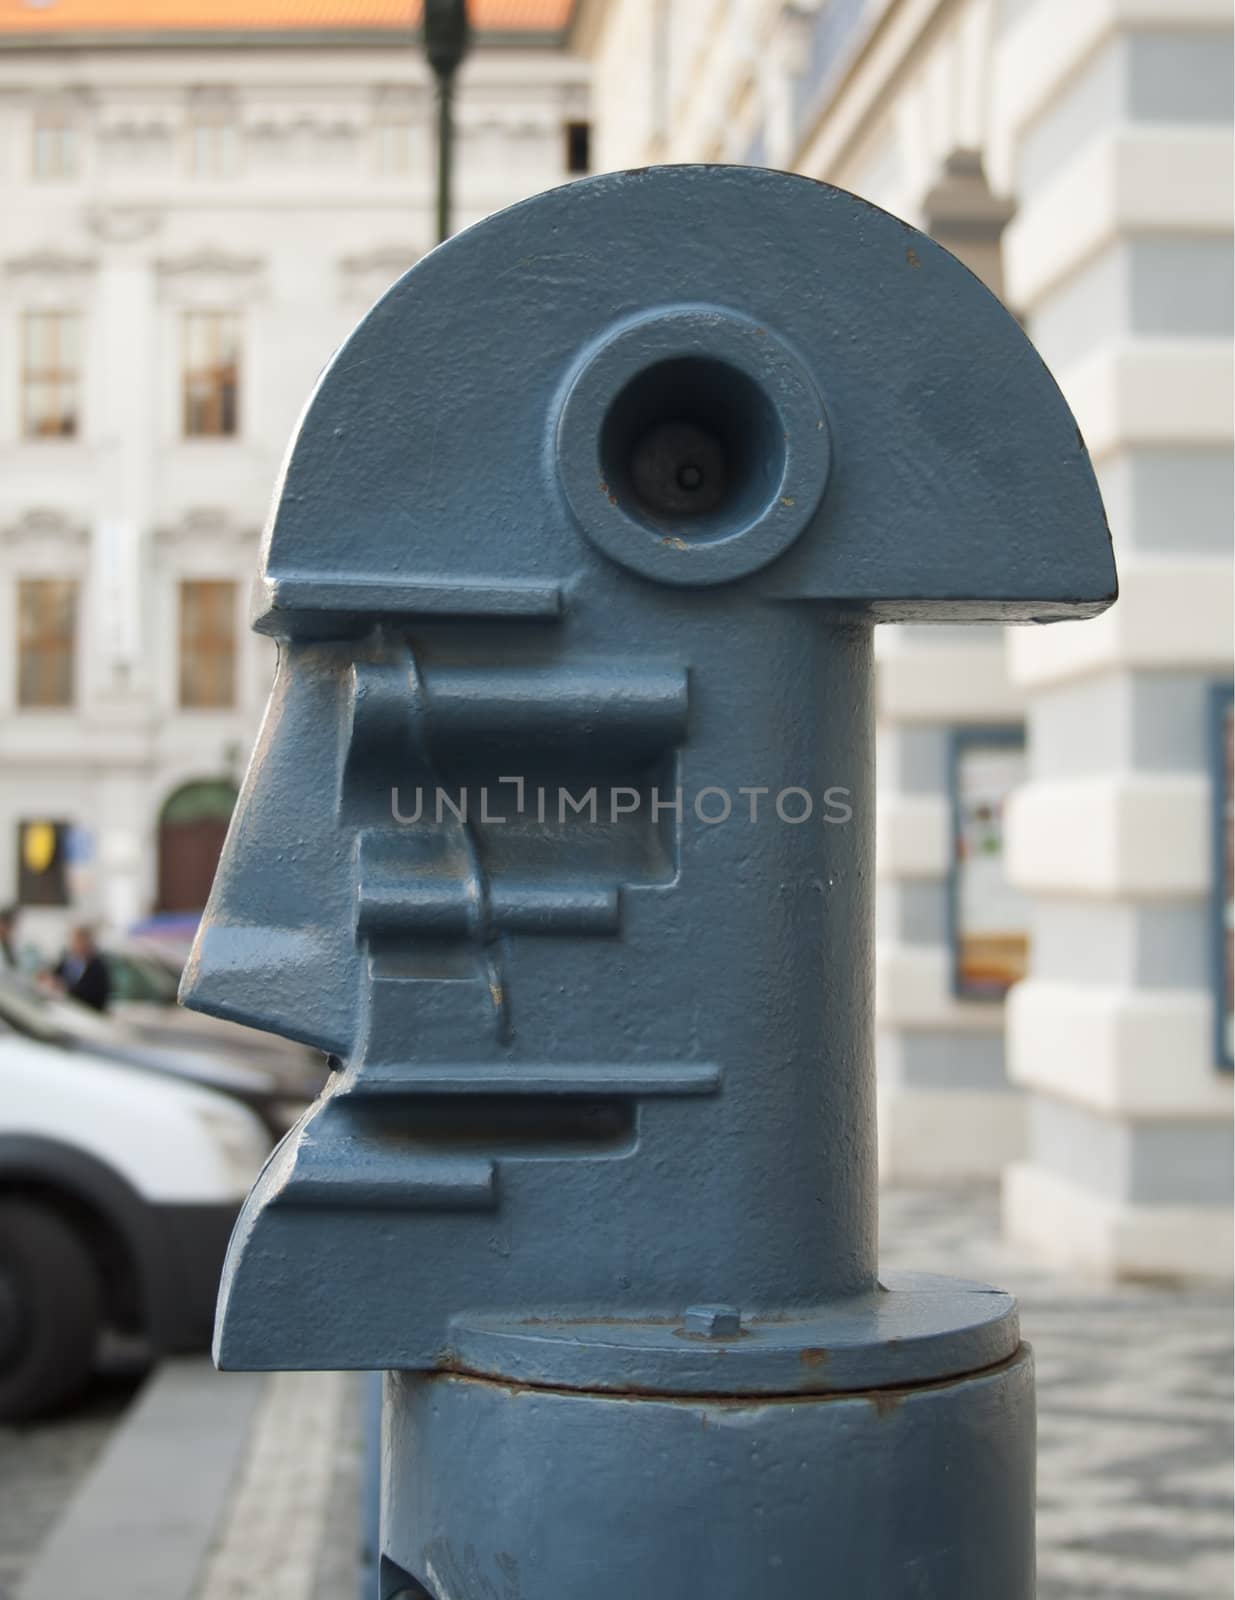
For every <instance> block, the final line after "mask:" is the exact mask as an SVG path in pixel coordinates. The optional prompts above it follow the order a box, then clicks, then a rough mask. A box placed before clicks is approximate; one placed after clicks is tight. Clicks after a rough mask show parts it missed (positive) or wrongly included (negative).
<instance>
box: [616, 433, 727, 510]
mask: <svg viewBox="0 0 1235 1600" xmlns="http://www.w3.org/2000/svg"><path fill="white" fill-rule="evenodd" d="M630 486H631V488H632V489H633V490H634V494H635V498H636V499H637V500H638V501H639V502H640V504H641V505H643V506H645V507H646V508H647V510H648V511H649V512H651V514H652V515H653V516H666V517H700V516H703V515H704V514H705V513H706V512H708V511H715V510H716V508H717V506H719V505H722V504H723V503H724V500H725V496H726V495H727V493H728V490H729V467H728V463H727V461H726V459H725V448H724V446H723V445H722V444H721V442H720V440H719V439H718V438H717V437H716V436H715V434H712V433H709V432H707V431H706V430H705V429H704V428H699V427H696V426H695V424H694V423H691V422H660V423H657V425H656V426H655V427H654V428H649V429H648V431H647V432H646V433H645V434H644V435H643V437H642V438H641V439H640V440H639V441H638V443H637V444H636V445H635V447H634V449H633V450H632V451H631V456H630Z"/></svg>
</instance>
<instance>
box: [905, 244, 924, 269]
mask: <svg viewBox="0 0 1235 1600" xmlns="http://www.w3.org/2000/svg"><path fill="white" fill-rule="evenodd" d="M905 260H906V261H907V262H908V263H909V265H910V266H911V267H920V266H921V265H922V258H921V257H920V256H919V255H918V252H917V251H916V250H915V249H914V248H913V246H912V245H907V246H906V247H905Z"/></svg>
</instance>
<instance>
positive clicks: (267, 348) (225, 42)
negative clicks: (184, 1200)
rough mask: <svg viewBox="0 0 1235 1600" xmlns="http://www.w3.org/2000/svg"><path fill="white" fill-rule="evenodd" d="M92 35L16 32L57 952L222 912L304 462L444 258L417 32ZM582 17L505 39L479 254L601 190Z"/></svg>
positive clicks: (2, 838) (9, 263) (10, 694)
mask: <svg viewBox="0 0 1235 1600" xmlns="http://www.w3.org/2000/svg"><path fill="white" fill-rule="evenodd" d="M73 7H74V0H62V4H60V5H58V6H57V7H56V9H55V12H54V13H53V12H51V11H23V12H22V13H21V14H20V15H19V16H18V17H17V19H16V20H15V21H10V17H11V15H12V14H11V13H6V16H5V18H4V19H3V20H0V616H2V617H3V618H4V619H5V626H4V628H3V630H0V633H2V635H3V638H4V641H5V645H4V648H3V649H0V767H2V771H3V780H2V783H0V903H3V902H8V901H17V902H19V903H20V904H21V906H22V928H21V939H22V940H23V941H24V940H26V939H34V940H36V941H38V942H41V943H42V944H44V946H47V945H48V944H49V943H50V942H51V941H52V940H54V939H55V938H58V937H59V934H60V932H61V930H62V927H63V924H64V922H65V920H66V919H68V918H70V917H73V916H82V915H85V916H90V917H96V918H100V919H102V920H103V921H105V922H106V923H107V924H108V925H110V926H111V927H112V928H113V929H117V930H123V929H125V928H127V927H128V926H130V925H131V924H132V923H133V922H134V921H135V920H137V919H140V918H142V917H144V916H146V915H147V914H149V913H150V912H152V911H160V910H162V911H169V912H175V911H186V912H188V911H192V910H195V909H197V908H199V907H200V905H201V904H202V900H203V896H204V891H205V888H206V887H207V886H208V884H209V879H210V876H211V873H212V871H213V865H214V860H215V857H216V855H217V850H218V847H219V844H220V842H221V837H222V831H223V828H224V826H225V823H226V817H227V814H228V811H229V809H230V801H231V798H232V796H233V794H234V789H235V786H236V784H237V782H238V780H239V777H240V775H241V773H242V771H243V767H244V764H245V762H246V760H247V757H248V752H249V749H250V747H251V745H252V743H253V740H254V737H255V735H256V732H257V728H258V723H259V719H260V716H261V712H262V708H263V706H264V704H265V698H266V693H267V689H268V685H269V680H270V675H271V670H272V666H273V645H272V644H271V643H270V641H268V640H265V639H261V638H259V637H257V636H255V635H253V634H252V633H250V631H249V629H248V626H247V612H248V594H249V588H250V584H251V582H252V579H253V576H254V574H255V571H256V565H257V550H258V539H259V533H260V529H261V527H262V524H263V521H264V518H265V515H266V510H267V506H268V503H269V499H270V494H271V490H272V487H273V484H274V482H275V478H276V474H277V471H278V468H279V463H280V460H281V458H282V455H283V452H284V449H285V447H286V444H287V441H288V437H289V435H290V433H291V430H292V427H293V425H294V423H295V420H296V416H297V413H298V411H299V409H300V407H301V406H302V404H303V403H304V401H305V399H306V397H307V396H308V394H309V392H310V390H311V388H312V386H313V383H314V380H315V378H316V376H317V374H318V373H319V371H320V370H321V368H322V367H323V365H324V364H325V363H326V361H327V360H328V359H329V357H330V355H331V352H332V351H333V349H334V348H335V347H336V346H337V345H338V343H339V342H340V341H341V340H342V339H343V338H344V337H345V336H346V334H347V332H348V331H349V329H350V328H351V327H352V326H353V324H354V323H355V322H356V320H357V319H358V318H359V317H360V315H361V314H362V313H363V312H364V310H365V309H366V307H367V306H368V305H370V304H371V303H372V301H373V300H374V299H375V298H376V297H377V296H378V295H379V294H380V293H381V292H382V291H383V290H384V289H385V288H386V287H387V286H388V285H389V284H390V283H391V282H392V281H393V280H394V279H395V278H396V277H397V276H399V274H400V273H402V272H403V271H404V270H406V268H407V267H409V266H410V265H411V264H412V263H413V262H414V261H415V260H416V259H417V257H419V256H420V255H421V254H423V253H424V252H425V251H426V250H427V249H429V248H431V246H432V245H433V244H434V243H435V242H436V237H435V232H434V228H435V221H434V216H435V212H434V206H435V192H434V165H435V157H434V144H433V138H434V135H433V128H434V117H435V109H434V95H433V87H432V82H431V79H430V76H429V74H428V71H427V68H426V67H425V65H424V62H423V57H422V55H421V53H420V49H419V45H418V43H417V41H416V40H415V38H414V37H413V35H412V33H411V31H410V29H408V28H407V27H405V26H397V25H394V24H395V22H397V21H398V20H399V18H398V13H399V12H401V11H402V10H404V9H405V8H401V7H397V6H393V5H388V6H386V7H385V8H384V9H385V11H388V12H390V13H391V14H392V15H393V16H394V22H392V21H391V19H390V18H388V17H386V16H385V15H384V14H383V6H382V4H381V3H380V0H375V3H374V4H370V5H369V6H368V7H367V8H366V7H361V8H360V10H361V12H364V13H365V14H366V17H368V22H372V23H374V25H372V26H370V25H366V26H363V27H359V26H356V25H354V17H355V13H356V7H355V6H348V5H343V4H340V5H339V6H337V7H335V8H333V9H334V10H336V11H338V13H339V14H340V20H339V21H338V22H337V23H335V24H332V22H331V16H330V13H331V10H332V8H331V6H329V5H326V6H323V5H315V6H306V7H305V8H304V9H305V12H306V14H311V15H312V19H313V23H314V26H313V27H312V28H309V27H300V28H287V27H283V28H275V27H271V28H258V26H257V24H258V22H260V18H261V12H262V10H263V7H262V5H260V4H259V5H255V6H252V7H248V8H245V9H244V12H243V15H244V16H245V17H246V18H247V21H246V24H245V25H244V26H239V25H238V26H237V27H236V28H235V29H234V30H233V31H231V32H227V31H225V30H222V29H217V30H214V31H212V32H209V33H202V32H201V31H200V30H199V31H196V32H192V33H190V32H187V31H177V30H175V29H172V30H170V31H164V32H160V33H157V34H151V33H149V32H144V33H138V32H137V31H135V30H136V29H137V27H138V25H139V23H140V13H141V9H142V8H141V7H140V6H133V7H130V8H129V10H130V11H131V12H132V13H133V15H132V16H130V17H127V18H126V17H125V15H124V7H122V6H118V7H116V8H113V9H114V10H115V14H116V18H117V20H116V21H115V23H114V25H109V27H108V28H107V29H105V30H102V31H99V30H97V29H96V31H95V32H93V33H89V34H84V33H82V32H80V31H75V29H74V23H73V15H72V13H73ZM218 9H219V11H220V14H225V13H226V12H227V11H228V9H229V8H228V7H226V6H223V7H220V8H218ZM267 9H269V8H267ZM566 9H567V8H566V7H565V6H563V5H562V4H560V3H554V0H550V3H548V4H539V5H537V4H522V5H514V6H512V5H507V6H505V7H503V6H501V5H496V4H491V5H490V6H489V7H488V8H487V11H488V13H490V14H492V20H493V22H494V25H493V26H491V27H485V26H484V25H483V24H484V21H485V16H484V13H485V10H486V8H485V7H483V6H482V7H481V8H480V10H481V13H482V15H481V17H480V21H481V23H482V26H481V28H480V31H479V32H478V34H477V35H476V37H475V40H474V48H473V51H472V53H471V55H470V57H469V59H468V61H467V64H466V65H465V67H464V69H463V71H462V73H461V74H460V81H459V85H458V89H457V112H456V126H457V155H456V174H457V176H456V184H455V216H454V223H455V226H456V227H461V226H465V225H466V224H468V223H470V222H472V221H475V220H477V219H479V218H480V217H482V216H484V215H485V214H486V213H488V212H490V211H492V210H494V209H496V208H498V207H501V206H504V205H507V204H510V203H511V202H513V201H515V200H517V199H520V198H522V197H523V196H525V195H527V194H530V193H533V192H535V191H537V190H539V189H542V188H547V187H550V186H552V185H554V184H556V183H560V182H563V181H566V179H567V178H569V177H570V176H572V175H575V174H577V173H578V172H579V171H581V170H584V169H585V168H586V164H587V159H588V156H587V136H588V125H587V119H588V109H587V106H588V99H587V90H586V71H585V69H583V68H582V67H581V66H580V64H579V63H578V61H577V60H576V59H575V58H572V57H571V56H570V55H569V54H568V53H567V51H566V49H565V48H564V41H563V34H562V29H561V23H562V21H563V18H564V13H565V11H566ZM103 10H104V11H106V10H107V8H106V7H104V8H103ZM186 10H187V8H186ZM274 12H275V13H277V14H279V15H281V16H282V18H283V19H286V17H287V15H288V11H287V8H286V7H285V6H284V7H275V8H274ZM475 12H476V7H473V13H474V14H475ZM504 12H505V13H509V14H510V15H509V18H506V17H505V16H504V15H503V13H504ZM368 13H375V14H376V22H374V18H373V17H369V16H368ZM241 14H242V13H241V12H237V15H238V16H240V15H241ZM91 15H92V17H93V18H95V19H97V17H98V15H99V7H97V6H94V7H92V8H91ZM40 22H42V23H43V24H44V26H42V27H40V26H39V23H40ZM345 22H346V23H347V25H346V26H345V25H344V24H345ZM391 425H392V426H397V425H398V423H397V419H392V422H391Z"/></svg>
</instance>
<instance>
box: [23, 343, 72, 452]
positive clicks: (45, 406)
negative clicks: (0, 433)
mask: <svg viewBox="0 0 1235 1600" xmlns="http://www.w3.org/2000/svg"><path fill="white" fill-rule="evenodd" d="M79 368H80V319H79V318H78V316H77V313H76V312H73V311H27V312H25V313H24V315H23V316H22V319H21V378H20V383H21V431H22V434H23V436H24V437H25V438H27V439H71V438H73V437H74V436H75V435H76V433H77V426H78V419H77V409H78V390H79V380H80V370H79Z"/></svg>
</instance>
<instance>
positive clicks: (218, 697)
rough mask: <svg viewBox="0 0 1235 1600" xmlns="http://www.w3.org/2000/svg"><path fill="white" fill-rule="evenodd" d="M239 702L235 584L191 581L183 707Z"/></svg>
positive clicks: (187, 584) (185, 607) (184, 607)
mask: <svg viewBox="0 0 1235 1600" xmlns="http://www.w3.org/2000/svg"><path fill="white" fill-rule="evenodd" d="M235 703H236V585H235V583H233V582H232V580H231V579H230V578H186V579H184V580H183V581H182V583H181V585H180V704H181V705H182V706H184V707H186V708H187V709H190V710H209V709H212V708H213V709H222V708H225V707H229V706H233V705H235Z"/></svg>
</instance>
